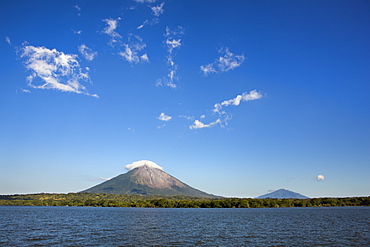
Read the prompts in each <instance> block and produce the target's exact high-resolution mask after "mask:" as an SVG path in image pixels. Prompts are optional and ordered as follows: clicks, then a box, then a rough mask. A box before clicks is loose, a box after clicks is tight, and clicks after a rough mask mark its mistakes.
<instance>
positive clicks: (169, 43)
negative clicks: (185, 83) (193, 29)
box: [156, 26, 184, 88]
mask: <svg viewBox="0 0 370 247" xmlns="http://www.w3.org/2000/svg"><path fill="white" fill-rule="evenodd" d="M177 29H178V30H171V29H170V28H169V27H166V33H165V36H166V37H167V38H166V41H165V44H166V48H167V67H168V74H167V77H165V78H163V79H158V80H157V82H156V85H157V86H168V87H171V88H176V87H177V85H176V83H175V82H176V81H178V80H179V78H178V76H177V70H178V69H179V67H178V65H177V64H176V63H175V61H174V59H173V57H174V54H173V51H174V49H176V48H180V46H181V45H182V44H181V39H180V38H178V37H176V36H179V35H182V34H184V31H183V28H182V27H181V26H179V27H178V28H177Z"/></svg>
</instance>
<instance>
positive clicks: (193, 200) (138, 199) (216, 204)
mask: <svg viewBox="0 0 370 247" xmlns="http://www.w3.org/2000/svg"><path fill="white" fill-rule="evenodd" d="M0 205H1V206H88V207H151V208H278V207H333V206H370V197H347V198H329V197H328V198H310V199H272V198H266V199H252V198H216V199H209V198H197V197H187V196H142V195H114V194H94V193H68V194H45V193H41V194H28V195H0Z"/></svg>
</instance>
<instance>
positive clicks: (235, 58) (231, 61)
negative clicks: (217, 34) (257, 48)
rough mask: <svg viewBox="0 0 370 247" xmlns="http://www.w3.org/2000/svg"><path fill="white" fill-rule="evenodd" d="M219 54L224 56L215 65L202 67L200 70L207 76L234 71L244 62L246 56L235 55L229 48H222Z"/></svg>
mask: <svg viewBox="0 0 370 247" xmlns="http://www.w3.org/2000/svg"><path fill="white" fill-rule="evenodd" d="M219 53H221V54H223V56H220V57H219V58H218V59H216V60H215V61H214V62H213V63H210V64H207V65H202V66H200V70H201V71H202V72H203V74H204V75H205V76H207V75H208V74H210V73H221V72H226V71H229V70H233V69H235V68H237V67H239V66H240V65H241V64H242V63H243V62H244V59H245V57H244V55H235V54H233V53H231V52H230V51H229V49H228V48H222V49H220V50H219Z"/></svg>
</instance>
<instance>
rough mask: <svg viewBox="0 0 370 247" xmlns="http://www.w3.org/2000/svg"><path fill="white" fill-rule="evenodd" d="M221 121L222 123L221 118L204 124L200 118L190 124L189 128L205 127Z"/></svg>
mask: <svg viewBox="0 0 370 247" xmlns="http://www.w3.org/2000/svg"><path fill="white" fill-rule="evenodd" d="M219 123H221V119H217V120H216V121H214V122H212V123H209V124H204V123H202V122H201V121H199V120H195V121H194V123H193V125H190V126H189V128H190V129H203V128H209V127H212V126H213V125H215V124H219Z"/></svg>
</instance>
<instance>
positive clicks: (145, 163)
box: [125, 160, 163, 170]
mask: <svg viewBox="0 0 370 247" xmlns="http://www.w3.org/2000/svg"><path fill="white" fill-rule="evenodd" d="M141 166H148V167H151V168H157V169H160V170H163V168H162V167H160V166H159V165H157V164H156V163H154V162H153V161H150V160H140V161H136V162H133V163H131V164H128V165H126V166H125V168H126V169H127V170H133V169H135V168H138V167H141Z"/></svg>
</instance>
